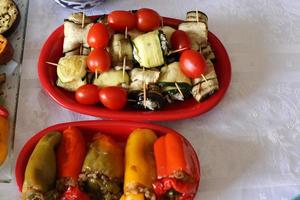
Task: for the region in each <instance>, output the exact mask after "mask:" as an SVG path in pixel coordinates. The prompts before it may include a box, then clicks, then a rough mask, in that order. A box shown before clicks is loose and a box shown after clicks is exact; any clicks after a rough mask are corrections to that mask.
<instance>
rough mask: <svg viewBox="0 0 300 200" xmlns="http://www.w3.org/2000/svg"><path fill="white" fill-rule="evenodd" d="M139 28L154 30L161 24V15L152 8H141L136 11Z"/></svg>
mask: <svg viewBox="0 0 300 200" xmlns="http://www.w3.org/2000/svg"><path fill="white" fill-rule="evenodd" d="M136 16H137V28H138V29H139V30H140V31H143V32H148V31H153V30H154V29H156V28H157V27H159V26H160V24H161V16H160V15H159V14H158V13H157V12H156V11H155V10H152V9H149V8H141V9H139V10H138V11H137V12H136Z"/></svg>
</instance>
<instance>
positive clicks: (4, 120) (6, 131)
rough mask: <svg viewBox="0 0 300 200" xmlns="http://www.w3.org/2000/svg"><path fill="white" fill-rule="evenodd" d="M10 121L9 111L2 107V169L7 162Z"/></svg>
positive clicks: (0, 139) (0, 120)
mask: <svg viewBox="0 0 300 200" xmlns="http://www.w3.org/2000/svg"><path fill="white" fill-rule="evenodd" d="M8 138H9V121H8V111H7V110H6V108H4V107H3V106H0V167H1V165H2V164H3V163H4V161H5V160H6V157H7V154H8V148H9V146H8Z"/></svg>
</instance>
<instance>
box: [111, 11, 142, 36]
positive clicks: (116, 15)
mask: <svg viewBox="0 0 300 200" xmlns="http://www.w3.org/2000/svg"><path fill="white" fill-rule="evenodd" d="M107 21H108V25H109V26H110V27H111V28H112V29H113V30H115V31H123V30H125V29H126V27H127V30H131V29H133V28H135V27H136V23H137V18H136V16H135V14H133V13H131V12H129V11H125V10H116V11H113V12H111V13H110V14H109V15H108V17H107Z"/></svg>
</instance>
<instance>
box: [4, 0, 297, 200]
mask: <svg viewBox="0 0 300 200" xmlns="http://www.w3.org/2000/svg"><path fill="white" fill-rule="evenodd" d="M140 7H152V8H154V9H156V10H157V11H158V12H159V13H160V14H162V15H164V16H170V17H175V18H184V17H185V14H186V11H189V10H195V9H196V8H197V9H198V10H201V11H204V12H205V13H207V15H208V17H209V29H210V30H211V31H212V32H213V33H215V34H216V35H217V36H218V37H219V39H220V40H221V41H222V42H223V44H224V45H225V47H226V49H227V51H228V53H229V55H230V60H231V63H232V82H231V85H230V88H229V90H228V93H227V95H226V96H225V98H224V99H223V101H222V102H221V103H220V104H219V105H218V106H217V107H215V108H214V109H213V110H212V111H210V112H209V113H207V114H205V115H202V116H199V117H195V118H193V119H187V120H183V121H176V122H167V123H160V124H163V125H167V126H170V127H172V128H173V129H175V130H177V131H179V132H180V133H182V134H183V135H185V136H186V137H187V138H188V139H189V140H190V141H191V142H192V144H193V145H194V147H195V149H196V150H197V152H198V155H199V157H200V162H201V167H202V168H201V172H202V179H201V187H200V190H199V193H198V195H197V198H196V199H204V200H216V199H230V200H240V199H243V200H248V199H249V200H254V199H259V200H265V199H271V200H277V199H278V200H284V199H286V200H289V199H292V198H294V197H295V196H297V195H298V194H300V120H299V119H300V118H299V116H300V100H299V99H300V78H299V77H300V66H299V65H300V1H296V0H285V1H283V0H252V1H248V0H239V1H236V0H215V1H212V0H201V1H200V0H199V1H196V0H189V1H180V0H164V1H158V0H157V1H154V0H122V1H118V0H108V1H107V3H105V4H104V5H103V6H101V7H99V8H97V9H94V10H93V11H92V13H107V12H110V11H111V10H115V9H125V10H126V9H136V8H140ZM70 12H71V11H70V10H68V9H64V8H61V7H60V6H58V5H57V4H56V3H54V1H51V0H47V1H43V0H30V5H29V15H28V26H27V34H26V40H25V51H24V60H23V64H22V66H21V67H22V76H21V89H20V98H19V107H18V118H17V127H16V136H15V154H14V155H15V158H16V156H17V155H18V153H19V151H20V149H21V147H22V145H23V144H24V143H25V141H26V140H27V139H28V138H29V137H30V136H31V135H33V134H34V133H36V132H37V131H39V130H41V129H43V128H45V127H47V126H49V125H53V124H55V123H60V122H65V121H74V120H83V119H94V118H93V117H88V116H84V115H80V114H76V113H73V112H71V111H68V110H66V109H64V108H62V107H60V106H59V105H58V104H56V103H55V102H54V101H53V100H51V99H50V98H49V96H47V94H46V93H45V92H44V91H43V90H42V88H41V86H40V84H39V80H38V76H37V58H38V55H39V52H40V49H41V46H42V44H43V43H44V41H45V39H46V38H47V36H48V35H49V34H50V33H51V32H52V31H53V30H54V29H55V28H56V27H57V26H59V25H60V24H61V23H62V22H63V19H64V18H65V17H67V16H68V15H69V14H70ZM18 198H19V194H18V191H17V188H16V186H15V183H14V182H13V183H11V184H1V185H0V199H1V200H12V199H18Z"/></svg>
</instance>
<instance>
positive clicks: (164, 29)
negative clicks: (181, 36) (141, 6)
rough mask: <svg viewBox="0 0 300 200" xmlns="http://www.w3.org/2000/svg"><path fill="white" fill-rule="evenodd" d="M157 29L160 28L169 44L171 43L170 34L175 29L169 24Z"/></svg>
mask: <svg viewBox="0 0 300 200" xmlns="http://www.w3.org/2000/svg"><path fill="white" fill-rule="evenodd" d="M159 30H161V31H162V32H163V33H164V34H165V36H166V39H167V41H168V44H169V45H170V44H171V36H172V34H173V33H174V32H175V31H176V29H174V28H172V27H170V26H163V27H161V28H160V29H159ZM169 47H170V46H169Z"/></svg>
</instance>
